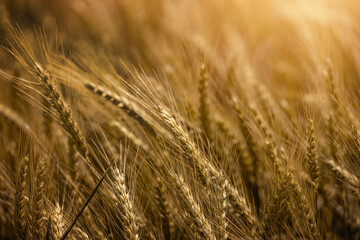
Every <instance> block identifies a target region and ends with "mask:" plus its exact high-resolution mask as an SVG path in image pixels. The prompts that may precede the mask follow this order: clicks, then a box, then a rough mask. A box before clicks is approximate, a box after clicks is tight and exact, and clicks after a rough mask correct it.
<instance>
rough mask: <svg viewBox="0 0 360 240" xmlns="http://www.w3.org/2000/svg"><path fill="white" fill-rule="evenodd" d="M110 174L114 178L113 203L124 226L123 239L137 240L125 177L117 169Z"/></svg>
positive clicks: (136, 229)
mask: <svg viewBox="0 0 360 240" xmlns="http://www.w3.org/2000/svg"><path fill="white" fill-rule="evenodd" d="M112 173H113V175H114V177H115V182H114V190H115V201H116V204H117V206H118V207H119V210H120V214H121V220H122V223H123V226H124V235H125V236H124V237H125V239H131V240H139V239H140V237H139V234H138V224H137V223H136V216H135V213H134V210H133V203H132V201H131V200H130V196H129V193H128V192H127V190H126V185H125V175H124V174H123V173H121V172H120V171H119V169H118V168H117V167H114V168H112Z"/></svg>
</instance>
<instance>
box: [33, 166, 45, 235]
mask: <svg viewBox="0 0 360 240" xmlns="http://www.w3.org/2000/svg"><path fill="white" fill-rule="evenodd" d="M45 175H46V164H45V162H44V161H43V160H40V163H39V166H38V170H37V175H36V193H35V198H34V201H35V202H34V206H35V234H34V237H35V238H36V239H42V238H43V237H44V236H45V232H46V231H45V227H46V223H45V222H46V218H45V209H44V208H45V204H44V202H45Z"/></svg>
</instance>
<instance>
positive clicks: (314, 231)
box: [285, 170, 320, 240]
mask: <svg viewBox="0 0 360 240" xmlns="http://www.w3.org/2000/svg"><path fill="white" fill-rule="evenodd" d="M285 175H286V177H287V178H288V179H289V184H290V189H291V191H292V193H293V194H292V195H293V197H294V199H295V202H296V203H297V205H298V207H299V208H298V211H299V212H300V213H301V214H303V215H304V216H305V220H306V222H307V226H308V228H309V232H310V238H311V239H313V240H316V239H320V233H319V229H318V227H317V224H316V220H315V215H314V212H313V211H312V210H311V208H310V204H309V201H308V200H307V198H306V197H305V194H304V191H303V189H302V188H301V186H300V184H299V183H298V182H297V181H296V180H295V177H294V176H293V175H292V174H291V173H290V171H289V170H287V171H286V172H285Z"/></svg>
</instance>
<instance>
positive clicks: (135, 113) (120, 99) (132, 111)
mask: <svg viewBox="0 0 360 240" xmlns="http://www.w3.org/2000/svg"><path fill="white" fill-rule="evenodd" d="M85 87H86V88H87V89H88V90H90V91H92V92H93V93H95V94H97V95H98V96H100V97H102V98H104V99H105V100H107V101H109V102H111V103H112V104H113V105H115V106H116V107H118V108H120V109H121V110H123V111H124V112H125V113H126V114H127V115H128V116H129V117H131V118H133V119H134V120H136V121H137V122H138V123H139V124H140V125H141V126H143V127H144V128H145V129H146V130H147V131H148V132H149V133H150V134H151V135H153V136H155V137H156V132H155V130H154V129H153V127H152V126H151V125H150V123H149V122H148V121H147V120H146V119H144V118H143V117H142V116H141V115H140V114H139V112H140V110H139V109H138V107H136V106H135V105H134V104H132V103H131V102H130V101H129V100H128V99H127V98H126V97H124V96H119V95H117V94H115V93H112V92H110V91H109V90H106V89H104V88H102V87H100V86H96V85H95V84H94V83H91V82H86V83H85Z"/></svg>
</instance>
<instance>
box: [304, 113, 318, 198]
mask: <svg viewBox="0 0 360 240" xmlns="http://www.w3.org/2000/svg"><path fill="white" fill-rule="evenodd" d="M307 136H308V137H307V153H306V166H307V169H308V172H309V175H310V177H311V180H312V181H313V182H314V183H315V190H316V191H317V188H318V185H319V181H318V179H319V176H320V170H319V162H318V158H317V155H316V146H315V129H314V123H313V120H312V119H309V120H308V124H307Z"/></svg>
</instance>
